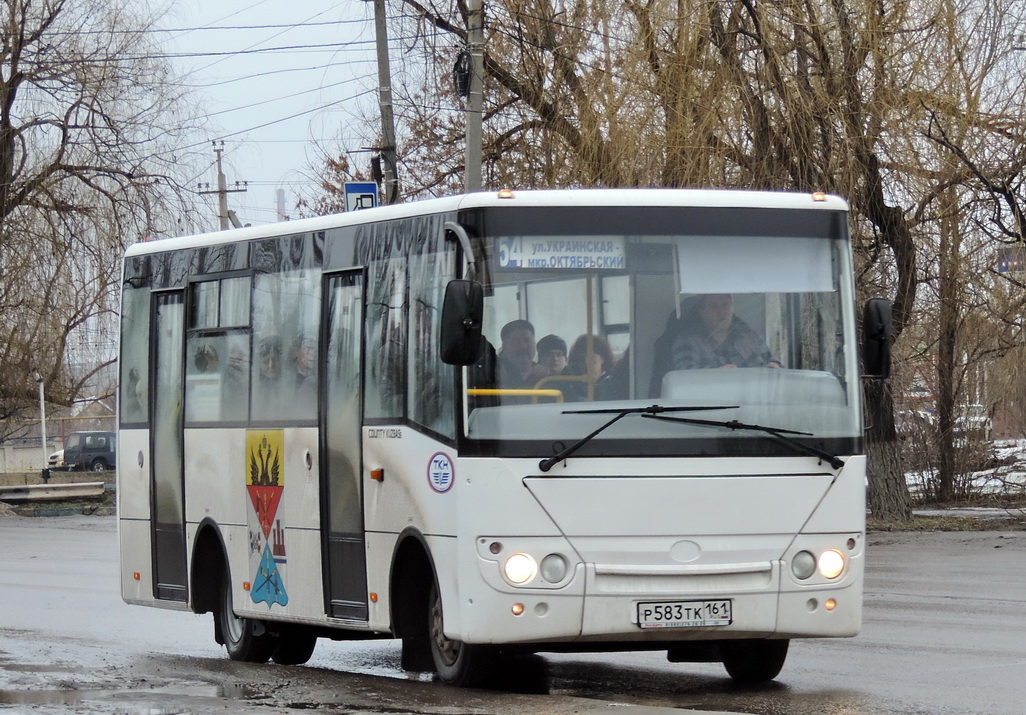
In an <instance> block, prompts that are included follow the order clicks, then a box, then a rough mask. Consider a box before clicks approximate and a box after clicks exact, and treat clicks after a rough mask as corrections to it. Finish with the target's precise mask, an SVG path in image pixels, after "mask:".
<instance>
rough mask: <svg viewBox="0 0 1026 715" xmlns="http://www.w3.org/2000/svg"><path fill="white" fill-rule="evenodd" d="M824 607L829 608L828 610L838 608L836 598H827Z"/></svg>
mask: <svg viewBox="0 0 1026 715" xmlns="http://www.w3.org/2000/svg"><path fill="white" fill-rule="evenodd" d="M823 607H824V608H825V609H827V610H828V611H832V610H834V609H835V608H837V601H835V600H834V599H832V598H828V599H827V600H826V603H824V604H823Z"/></svg>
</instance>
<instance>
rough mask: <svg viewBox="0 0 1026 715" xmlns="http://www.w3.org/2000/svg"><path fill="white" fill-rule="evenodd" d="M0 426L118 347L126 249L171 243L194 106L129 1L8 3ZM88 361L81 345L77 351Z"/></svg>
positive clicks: (79, 379) (0, 231)
mask: <svg viewBox="0 0 1026 715" xmlns="http://www.w3.org/2000/svg"><path fill="white" fill-rule="evenodd" d="M0 23H2V32H3V35H2V45H0V311H2V314H3V316H4V324H3V328H2V329H3V331H4V334H3V335H2V336H0V418H9V417H11V416H15V415H19V414H21V413H22V412H23V411H25V410H28V411H29V412H33V411H34V408H35V407H36V406H37V405H38V402H36V401H35V400H34V398H35V396H36V394H37V393H36V385H35V382H34V380H33V378H32V375H33V373H34V372H38V373H40V374H41V375H42V376H43V378H44V381H45V385H46V392H47V395H48V397H49V399H51V400H53V401H55V402H65V403H67V402H69V401H70V400H72V399H74V398H75V397H76V396H77V395H78V394H79V393H80V391H81V390H82V389H83V386H84V385H86V384H89V382H90V378H91V374H90V373H92V372H95V371H96V370H98V369H99V368H100V363H102V362H103V360H107V361H109V360H111V359H112V355H111V353H110V350H107V351H106V353H98V354H97V355H96V356H94V357H96V361H95V364H93V365H91V366H89V367H87V368H85V369H83V370H79V371H77V372H76V373H74V374H73V373H72V371H70V370H69V369H68V368H69V362H70V361H72V360H73V359H77V357H76V356H75V355H74V354H73V353H74V352H75V351H74V350H73V343H75V342H78V343H81V340H80V339H79V337H78V336H81V335H82V334H83V331H87V332H90V333H92V334H94V335H98V336H100V338H101V342H103V343H104V344H106V345H113V344H114V342H115V341H114V339H113V338H114V334H113V332H112V331H113V330H114V326H115V322H116V321H114V320H113V316H114V315H115V314H116V311H117V295H118V285H119V281H118V264H119V258H120V255H121V253H122V252H123V250H124V246H125V245H126V244H127V243H131V242H135V241H137V240H143V239H146V238H154V237H159V236H161V235H162V234H164V233H165V232H169V231H173V230H174V226H175V224H176V222H177V221H178V220H179V219H180V217H181V216H183V215H184V214H185V212H186V211H185V206H186V204H185V203H184V202H182V201H181V200H180V199H181V198H182V196H181V193H180V192H179V191H178V189H177V187H178V184H177V181H176V178H175V177H176V176H177V172H178V167H180V166H181V164H182V162H183V160H184V159H185V155H184V154H183V152H182V147H184V146H185V141H184V132H185V131H186V129H187V128H188V126H189V125H190V121H189V119H188V116H187V114H186V113H187V111H188V110H189V107H190V106H191V105H190V104H189V103H188V102H187V101H185V97H184V93H183V92H182V91H181V90H180V89H178V88H177V87H178V85H177V84H176V82H175V80H174V77H173V75H171V74H170V73H169V71H168V68H167V66H166V65H165V64H164V60H162V59H161V54H160V53H159V52H156V51H154V48H153V47H152V46H151V44H150V39H149V38H150V35H149V34H147V30H148V29H150V28H151V27H152V24H151V23H152V20H151V19H147V18H146V17H144V16H142V15H139V14H137V13H136V12H135V11H134V10H133V9H132V4H131V3H128V2H121V1H118V2H109V1H107V0H0ZM78 349H79V351H81V349H82V346H81V344H80V345H79V346H78Z"/></svg>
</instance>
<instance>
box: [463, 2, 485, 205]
mask: <svg viewBox="0 0 1026 715" xmlns="http://www.w3.org/2000/svg"><path fill="white" fill-rule="evenodd" d="M467 10H468V11H469V14H468V16H467V52H469V53H470V87H469V93H468V94H467V157H466V167H465V175H464V188H465V190H466V191H467V193H470V192H471V191H480V190H481V136H482V131H481V124H482V114H483V112H484V0H470V2H469V3H468V6H467Z"/></svg>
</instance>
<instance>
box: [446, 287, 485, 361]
mask: <svg viewBox="0 0 1026 715" xmlns="http://www.w3.org/2000/svg"><path fill="white" fill-rule="evenodd" d="M483 319H484V288H482V287H481V284H480V283H478V282H477V281H466V280H453V281H449V285H447V286H446V287H445V299H444V301H443V302H442V324H441V338H440V340H439V351H440V353H441V358H442V362H444V363H446V364H447V365H473V364H474V363H475V362H477V360H478V358H480V357H481V344H482V340H481V321H482V320H483Z"/></svg>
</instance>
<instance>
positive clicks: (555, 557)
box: [541, 554, 568, 583]
mask: <svg viewBox="0 0 1026 715" xmlns="http://www.w3.org/2000/svg"><path fill="white" fill-rule="evenodd" d="M567 567H568V564H567V561H566V559H565V558H563V557H562V556H560V555H559V554H549V555H548V556H546V557H545V558H544V559H542V562H541V575H542V578H543V579H545V580H546V581H548V582H549V583H559V582H560V581H562V580H563V579H565V578H566V570H567Z"/></svg>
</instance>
